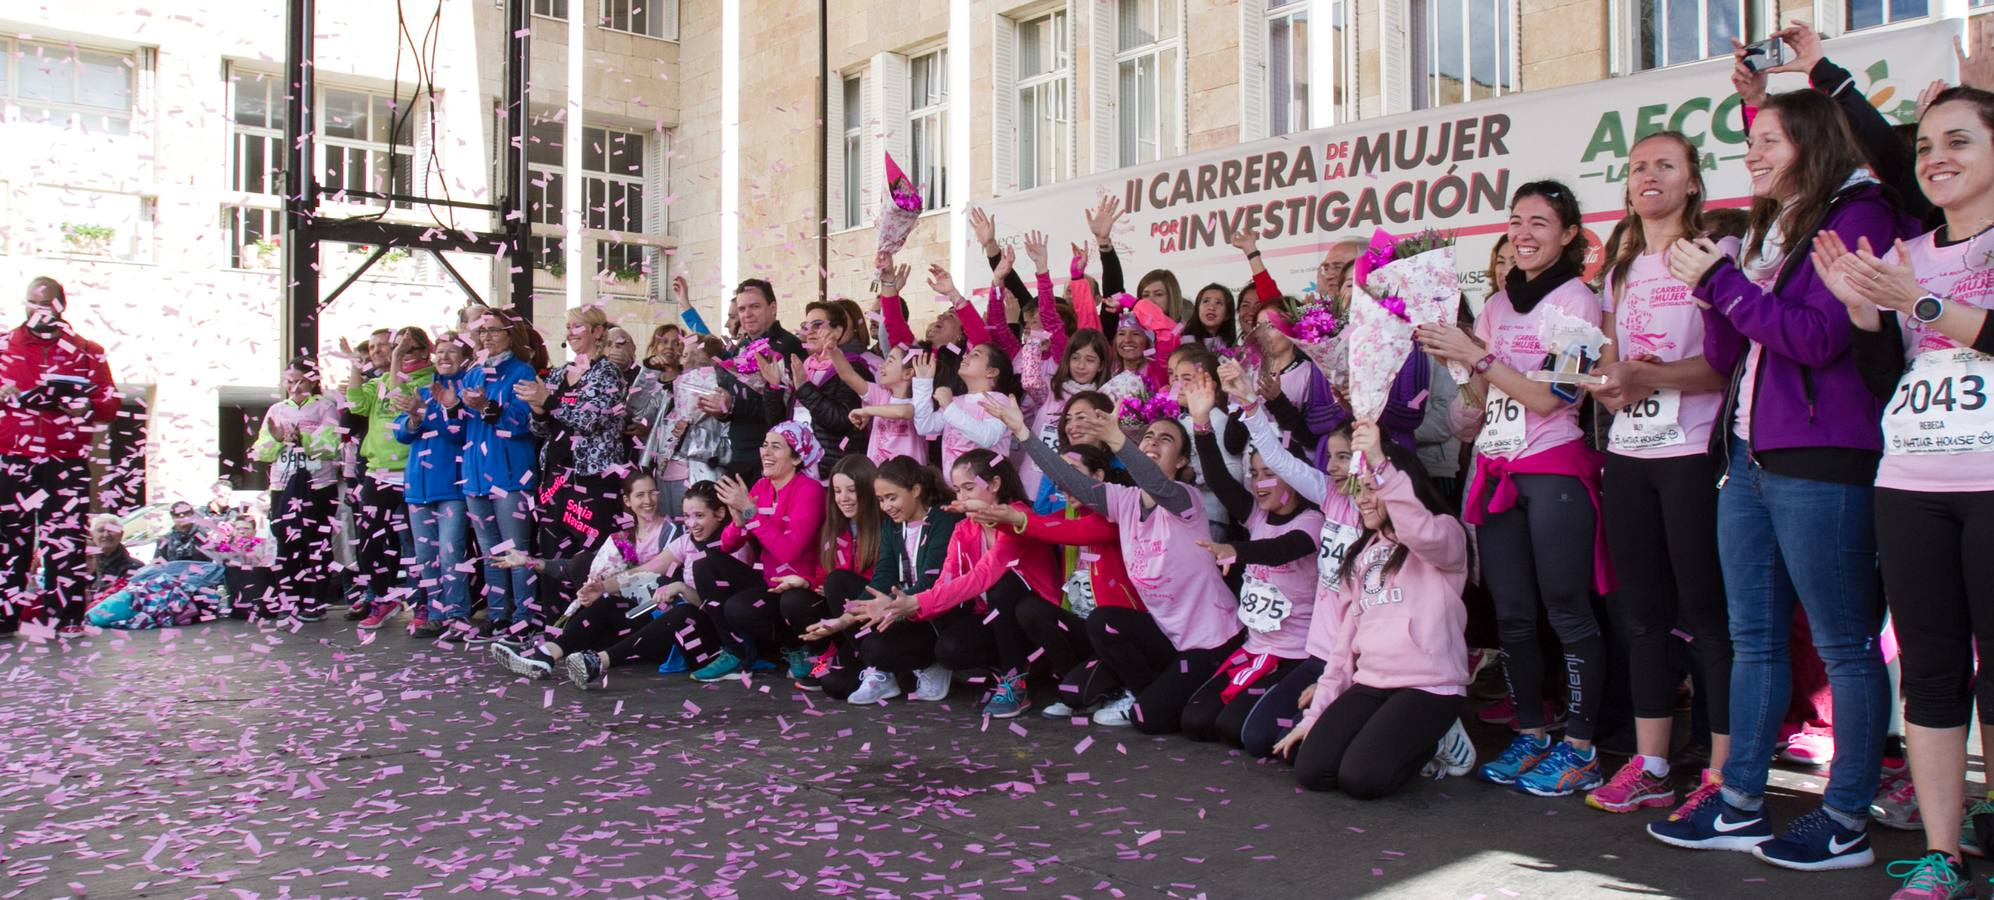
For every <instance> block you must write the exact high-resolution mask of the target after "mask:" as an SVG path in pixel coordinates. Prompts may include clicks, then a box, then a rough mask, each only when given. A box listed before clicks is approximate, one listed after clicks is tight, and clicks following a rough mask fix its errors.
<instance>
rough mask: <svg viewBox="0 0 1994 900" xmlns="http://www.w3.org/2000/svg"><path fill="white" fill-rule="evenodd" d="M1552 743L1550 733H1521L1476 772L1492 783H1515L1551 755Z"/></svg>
mask: <svg viewBox="0 0 1994 900" xmlns="http://www.w3.org/2000/svg"><path fill="white" fill-rule="evenodd" d="M1552 743H1553V742H1552V740H1551V738H1550V736H1549V735H1542V734H1519V735H1517V736H1516V739H1515V740H1512V741H1510V742H1509V746H1508V747H1506V748H1504V749H1503V751H1502V755H1501V756H1498V757H1496V758H1495V761H1494V762H1490V763H1484V764H1483V765H1482V767H1481V769H1479V770H1477V771H1476V773H1475V774H1476V775H1478V776H1479V777H1480V778H1481V779H1482V780H1483V781H1486V782H1489V783H1491V784H1515V783H1516V780H1517V779H1518V778H1522V777H1523V775H1524V773H1525V772H1528V771H1530V770H1531V769H1532V768H1534V767H1535V766H1536V765H1537V764H1538V763H1541V762H1543V761H1544V759H1545V758H1546V757H1548V756H1550V755H1551V745H1552Z"/></svg>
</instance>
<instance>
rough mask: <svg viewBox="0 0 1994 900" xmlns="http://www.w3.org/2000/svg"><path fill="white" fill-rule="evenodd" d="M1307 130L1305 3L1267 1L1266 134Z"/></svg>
mask: <svg viewBox="0 0 1994 900" xmlns="http://www.w3.org/2000/svg"><path fill="white" fill-rule="evenodd" d="M1307 130H1309V0H1267V133H1268V134H1269V135H1281V134H1287V133H1289V132H1293V131H1307Z"/></svg>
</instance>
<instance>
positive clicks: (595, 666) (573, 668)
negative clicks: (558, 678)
mask: <svg viewBox="0 0 1994 900" xmlns="http://www.w3.org/2000/svg"><path fill="white" fill-rule="evenodd" d="M561 668H562V671H563V673H564V674H566V675H567V676H568V683H569V684H572V685H574V686H575V687H577V688H579V689H581V690H584V691H586V690H588V689H589V685H591V684H594V683H595V681H596V679H599V678H601V677H602V654H599V653H596V652H595V651H593V650H584V651H582V652H580V653H576V654H573V655H571V656H569V657H568V658H567V659H565V660H562V666H561Z"/></svg>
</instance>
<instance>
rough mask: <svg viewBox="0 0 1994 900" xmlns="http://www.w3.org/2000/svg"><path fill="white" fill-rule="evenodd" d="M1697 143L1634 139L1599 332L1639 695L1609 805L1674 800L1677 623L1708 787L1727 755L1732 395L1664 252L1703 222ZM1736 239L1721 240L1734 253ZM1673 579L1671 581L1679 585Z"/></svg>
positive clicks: (1603, 800)
mask: <svg viewBox="0 0 1994 900" xmlns="http://www.w3.org/2000/svg"><path fill="white" fill-rule="evenodd" d="M1700 158H1701V154H1700V152H1699V151H1698V150H1697V149H1696V147H1695V146H1694V145H1692V144H1691V143H1690V142H1689V139H1688V138H1685V137H1683V136H1682V135H1681V134H1679V133H1677V132H1673V131H1663V132H1657V133H1655V134H1651V135H1649V136H1647V137H1645V138H1642V139H1641V140H1640V141H1639V142H1637V143H1636V144H1635V145H1634V149H1633V152H1632V153H1631V155H1630V161H1629V163H1628V176H1627V190H1626V202H1627V217H1626V218H1625V219H1622V220H1621V224H1620V227H1619V229H1618V232H1619V237H1618V239H1617V240H1616V241H1612V242H1609V243H1611V244H1615V245H1617V246H1618V247H1619V248H1620V252H1619V254H1618V255H1617V256H1616V257H1615V258H1614V259H1613V261H1612V263H1611V265H1610V266H1608V270H1607V274H1606V286H1605V287H1606V289H1605V291H1604V293H1603V295H1602V297H1601V300H1602V305H1603V306H1604V308H1605V312H1606V316H1605V318H1604V320H1603V321H1602V322H1601V323H1600V330H1602V331H1604V332H1605V333H1606V336H1607V337H1608V338H1609V339H1611V341H1612V342H1611V343H1609V344H1607V345H1606V346H1605V348H1604V349H1603V350H1602V352H1601V354H1600V366H1599V369H1598V372H1599V374H1601V375H1604V376H1605V377H1606V378H1607V382H1606V383H1605V384H1603V385H1596V386H1592V387H1591V388H1590V389H1591V390H1592V392H1593V397H1594V399H1596V400H1598V401H1599V403H1600V405H1602V406H1604V407H1605V408H1607V409H1610V410H1613V411H1614V412H1615V415H1614V417H1613V427H1612V430H1611V432H1610V433H1609V437H1608V439H1607V445H1608V447H1607V454H1606V471H1605V474H1604V476H1603V477H1602V479H1601V483H1602V486H1603V487H1604V490H1603V491H1602V494H1601V495H1602V496H1603V497H1604V498H1605V503H1604V507H1603V508H1602V510H1601V512H1602V513H1603V515H1604V518H1605V526H1606V535H1607V547H1608V548H1609V551H1610V552H1611V553H1612V556H1613V569H1614V573H1615V574H1616V575H1617V576H1619V581H1620V589H1619V591H1618V592H1617V593H1615V594H1614V601H1615V602H1614V608H1615V609H1616V610H1618V611H1619V612H1620V613H1621V614H1620V615H1616V616H1615V617H1614V619H1615V621H1616V622H1618V623H1620V624H1621V625H1622V626H1623V627H1624V629H1625V634H1626V635H1627V637H1626V640H1627V646H1628V652H1627V654H1626V656H1625V658H1624V659H1623V660H1621V661H1620V664H1621V665H1622V666H1624V671H1625V674H1626V677H1627V679H1628V684H1629V686H1630V688H1631V692H1632V694H1633V700H1634V729H1635V733H1636V737H1635V740H1636V744H1637V749H1638V750H1639V752H1638V753H1636V754H1635V756H1634V758H1632V759H1630V760H1628V761H1627V764H1626V765H1624V766H1622V767H1621V768H1620V770H1619V771H1618V772H1616V773H1614V775H1613V777H1612V778H1611V779H1609V780H1608V782H1607V783H1606V784H1605V785H1603V786H1601V787H1600V788H1599V789H1597V790H1595V791H1593V792H1592V793H1590V794H1588V795H1587V796H1586V803H1587V805H1590V806H1592V807H1593V808H1595V809H1602V810H1605V811H1607V812H1616V813H1619V812H1633V811H1634V810H1637V809H1640V808H1642V807H1644V806H1667V805H1669V804H1671V803H1673V802H1674V800H1675V790H1674V789H1673V788H1672V787H1671V786H1670V784H1669V762H1668V756H1669V731H1670V728H1671V726H1672V724H1673V722H1674V721H1675V692H1676V687H1677V686H1678V685H1679V684H1680V683H1681V678H1680V677H1678V675H1679V673H1678V672H1677V670H1676V666H1675V664H1674V663H1672V662H1670V659H1669V657H1670V652H1669V645H1670V644H1671V643H1673V641H1674V638H1672V637H1671V633H1673V632H1675V630H1676V627H1677V623H1678V622H1680V623H1681V625H1682V627H1683V628H1684V629H1685V630H1686V632H1687V636H1686V638H1685V639H1687V640H1691V641H1693V643H1694V646H1695V647H1696V653H1695V657H1696V664H1697V666H1698V668H1699V672H1700V675H1701V677H1700V678H1699V679H1698V681H1697V686H1698V687H1697V690H1698V693H1700V694H1702V695H1703V701H1704V704H1705V706H1706V707H1707V708H1708V710H1709V713H1710V765H1709V767H1708V768H1706V769H1705V770H1704V773H1703V778H1702V779H1701V781H1700V783H1699V788H1698V790H1701V791H1706V792H1707V791H1714V790H1716V789H1717V782H1718V778H1717V773H1718V772H1720V771H1722V770H1723V768H1724V761H1725V760H1726V759H1728V758H1729V757H1730V754H1731V721H1730V716H1731V704H1730V697H1731V624H1730V623H1731V617H1730V614H1729V613H1728V612H1727V611H1726V610H1725V606H1724V602H1725V601H1724V578H1723V573H1722V571H1721V570H1720V568H1719V566H1718V562H1717V477H1718V472H1717V465H1716V463H1715V462H1714V461H1712V460H1711V458H1710V456H1709V454H1708V449H1709V443H1710V432H1711V429H1712V427H1713V426H1714V423H1715V422H1716V421H1717V413H1718V410H1719V408H1720V407H1722V406H1723V405H1724V387H1725V381H1726V379H1725V378H1724V376H1723V375H1720V374H1718V373H1717V372H1716V371H1715V370H1713V369H1712V368H1710V364H1709V363H1708V362H1706V361H1705V359H1704V357H1703V313H1702V310H1701V309H1700V308H1699V307H1698V306H1697V304H1696V300H1695V298H1693V297H1691V296H1690V286H1689V285H1687V284H1684V283H1682V282H1681V281H1678V280H1677V279H1676V278H1675V276H1673V275H1671V274H1669V268H1668V265H1667V264H1666V263H1664V262H1663V260H1664V258H1665V256H1666V255H1667V253H1668V248H1669V246H1670V245H1672V244H1674V243H1675V242H1676V241H1677V240H1679V239H1681V238H1683V237H1687V236H1691V235H1701V234H1703V230H1704V229H1703V197H1704V186H1703V175H1702V172H1701V170H1700V169H1699V168H1698V160H1699V159H1700ZM1737 243H1738V242H1737V241H1736V240H1735V239H1732V238H1726V239H1724V240H1723V241H1721V242H1720V245H1722V246H1724V248H1725V252H1726V253H1727V254H1731V255H1733V256H1735V255H1736V254H1737V249H1738V247H1737ZM1671 587H1673V590H1671Z"/></svg>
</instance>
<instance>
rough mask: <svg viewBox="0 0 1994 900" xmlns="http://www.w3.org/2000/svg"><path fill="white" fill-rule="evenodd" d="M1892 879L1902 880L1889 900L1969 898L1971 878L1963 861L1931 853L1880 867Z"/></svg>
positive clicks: (1954, 899) (1959, 899)
mask: <svg viewBox="0 0 1994 900" xmlns="http://www.w3.org/2000/svg"><path fill="white" fill-rule="evenodd" d="M1883 872H1884V874H1886V875H1889V876H1890V877H1892V878H1901V879H1903V880H1904V884H1903V886H1901V887H1899V888H1898V889H1897V890H1896V892H1895V893H1892V894H1891V895H1890V900H1963V898H1967V897H1972V896H1973V895H1974V893H1973V875H1972V873H1969V872H1968V871H1967V870H1966V861H1965V860H1958V859H1953V858H1952V857H1950V856H1947V855H1945V854H1943V853H1940V852H1938V851H1933V852H1931V853H1927V854H1925V855H1924V856H1921V857H1919V858H1917V859H1900V860H1898V861H1896V862H1894V863H1891V864H1890V865H1887V866H1884V867H1883Z"/></svg>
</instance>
